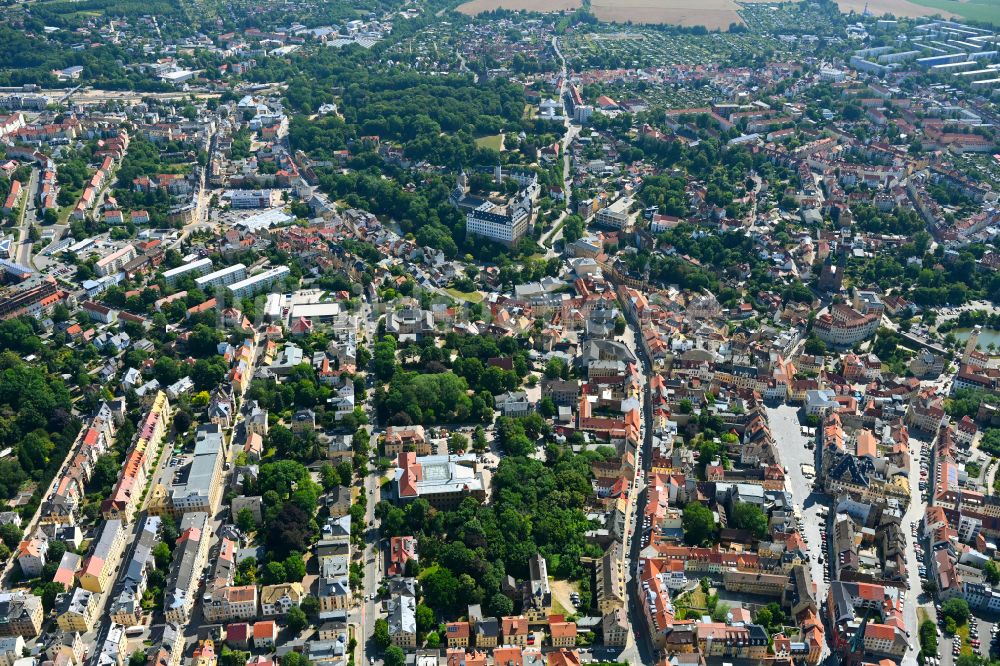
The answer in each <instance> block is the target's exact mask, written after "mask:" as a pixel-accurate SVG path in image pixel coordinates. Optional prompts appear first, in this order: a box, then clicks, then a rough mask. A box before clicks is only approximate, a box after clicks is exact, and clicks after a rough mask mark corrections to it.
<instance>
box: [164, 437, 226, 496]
mask: <svg viewBox="0 0 1000 666" xmlns="http://www.w3.org/2000/svg"><path fill="white" fill-rule="evenodd" d="M223 457H224V445H223V439H222V429H221V427H220V426H219V425H218V424H217V423H206V424H205V425H201V426H198V430H197V432H196V433H195V440H194V459H193V460H192V461H191V467H190V468H189V469H188V475H187V478H186V479H185V480H184V482H183V483H181V484H179V485H176V486H174V487H173V489H172V490H171V493H170V504H171V507H172V508H173V512H174V514H175V515H180V514H183V513H188V512H190V511H204V512H205V513H208V514H209V515H214V514H215V509H216V507H217V506H218V505H219V496H220V495H221V493H222V463H223Z"/></svg>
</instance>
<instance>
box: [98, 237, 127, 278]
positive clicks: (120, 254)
mask: <svg viewBox="0 0 1000 666" xmlns="http://www.w3.org/2000/svg"><path fill="white" fill-rule="evenodd" d="M135 257H136V252H135V248H134V247H133V246H131V245H126V246H125V247H123V248H122V249H120V250H115V251H114V252H112V253H111V254H109V255H108V256H106V257H104V258H102V259H98V260H97V263H95V264H94V271H95V272H96V273H97V274H98V275H100V276H102V277H103V276H105V275H113V274H114V273H117V272H118V271H120V270H121V267H122V266H124V265H125V264H127V263H128V262H130V261H132V260H133V259H135Z"/></svg>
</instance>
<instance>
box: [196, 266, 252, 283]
mask: <svg viewBox="0 0 1000 666" xmlns="http://www.w3.org/2000/svg"><path fill="white" fill-rule="evenodd" d="M246 276H247V267H246V266H245V265H243V264H233V265H232V266H226V267H225V268H220V269H219V270H217V271H212V272H211V273H207V274H205V275H202V276H201V277H199V278H196V279H195V281H194V283H195V284H196V285H197V286H198V288H199V289H207V288H208V287H215V286H218V285H222V286H223V287H225V286H228V285H231V284H233V283H234V282H239V281H240V280H244V279H246Z"/></svg>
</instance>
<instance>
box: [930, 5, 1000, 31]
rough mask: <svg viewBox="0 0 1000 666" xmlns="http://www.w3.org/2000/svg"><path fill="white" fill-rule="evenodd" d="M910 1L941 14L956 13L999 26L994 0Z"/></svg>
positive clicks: (999, 11)
mask: <svg viewBox="0 0 1000 666" xmlns="http://www.w3.org/2000/svg"><path fill="white" fill-rule="evenodd" d="M911 2H914V3H916V4H918V5H923V6H924V7H930V8H931V9H938V10H941V13H942V14H957V15H958V16H961V17H962V18H965V19H970V20H973V21H983V22H986V23H992V24H993V25H995V26H1000V3H998V2H997V1H996V0H911Z"/></svg>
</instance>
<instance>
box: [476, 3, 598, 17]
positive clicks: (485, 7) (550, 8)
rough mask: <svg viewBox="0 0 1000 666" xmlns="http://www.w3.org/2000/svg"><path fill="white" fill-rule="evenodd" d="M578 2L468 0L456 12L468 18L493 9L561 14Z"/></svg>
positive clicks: (577, 4)
mask: <svg viewBox="0 0 1000 666" xmlns="http://www.w3.org/2000/svg"><path fill="white" fill-rule="evenodd" d="M580 5H581V3H580V0H469V2H466V3H463V4H461V5H459V6H458V11H460V12H462V13H463V14H468V15H469V16H475V15H476V14H482V13H483V12H489V11H493V10H494V9H510V10H513V11H519V10H524V11H529V12H561V11H565V10H567V9H577V8H578V7H580Z"/></svg>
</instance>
